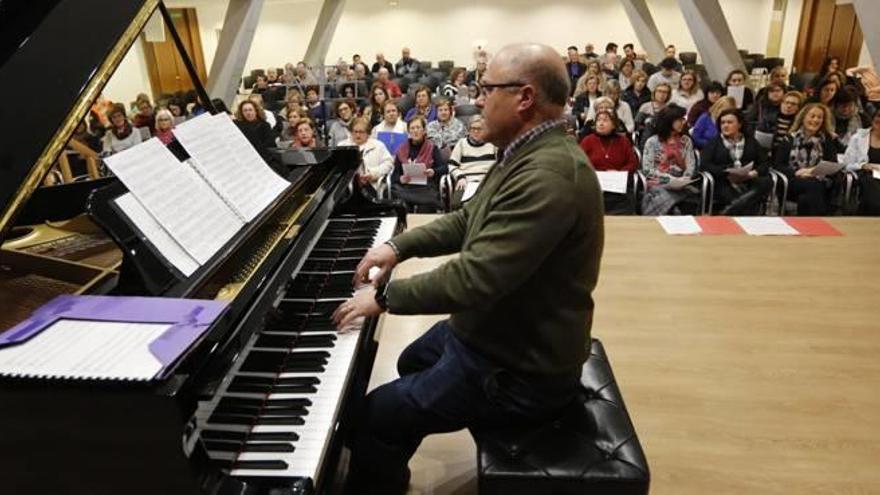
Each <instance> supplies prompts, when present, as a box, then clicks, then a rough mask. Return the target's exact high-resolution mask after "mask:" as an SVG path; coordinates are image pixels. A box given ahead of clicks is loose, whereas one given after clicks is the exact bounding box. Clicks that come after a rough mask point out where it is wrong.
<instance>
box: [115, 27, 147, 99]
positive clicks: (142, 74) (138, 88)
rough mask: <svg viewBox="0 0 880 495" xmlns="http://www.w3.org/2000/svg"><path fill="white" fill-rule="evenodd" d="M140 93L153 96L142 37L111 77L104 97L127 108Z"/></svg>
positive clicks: (137, 40) (136, 41) (135, 42)
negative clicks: (124, 104) (123, 104)
mask: <svg viewBox="0 0 880 495" xmlns="http://www.w3.org/2000/svg"><path fill="white" fill-rule="evenodd" d="M142 36H143V35H142ZM138 93H146V94H148V95H150V94H152V91H151V90H150V76H149V72H147V64H146V61H145V58H144V48H143V42H142V41H141V38H140V37H138V39H136V40H135V41H134V43H133V44H132V45H131V48H130V49H129V50H128V53H127V54H126V55H125V57H124V58H123V59H122V62H120V63H119V66H118V67H117V68H116V72H114V73H113V75H112V76H110V80H109V81H107V85H106V86H104V96H106V97H107V98H109V99H110V101H115V102H120V103H126V108H127V104H128V103H130V102H133V101H134V99H135V97H137V95H138Z"/></svg>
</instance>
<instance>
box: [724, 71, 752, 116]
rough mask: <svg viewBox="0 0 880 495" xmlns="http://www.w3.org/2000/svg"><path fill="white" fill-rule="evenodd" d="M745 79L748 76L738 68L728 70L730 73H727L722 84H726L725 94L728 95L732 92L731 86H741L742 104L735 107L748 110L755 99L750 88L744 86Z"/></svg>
mask: <svg viewBox="0 0 880 495" xmlns="http://www.w3.org/2000/svg"><path fill="white" fill-rule="evenodd" d="M747 80H748V76H746V73H745V72H743V71H741V70H739V69H733V70H732V71H730V74H728V75H727V80H726V81H724V84H725V85H726V86H727V93H726V94H727V95H730V94H731V93H732V92H733V90H732V89H731V88H738V87H742V88H743V90H742V91H743V97H742V105H739V106H737V108H740V109H742V110H743V111H746V110H748V109H749V107H750V106H752V103H754V101H755V95H754V93H752V90H751V88H749V87H748V86H746V81H747Z"/></svg>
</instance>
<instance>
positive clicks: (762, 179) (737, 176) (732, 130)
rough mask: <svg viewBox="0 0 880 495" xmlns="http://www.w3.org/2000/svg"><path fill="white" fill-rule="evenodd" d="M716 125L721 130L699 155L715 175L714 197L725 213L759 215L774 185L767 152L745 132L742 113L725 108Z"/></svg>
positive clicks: (707, 170)
mask: <svg viewBox="0 0 880 495" xmlns="http://www.w3.org/2000/svg"><path fill="white" fill-rule="evenodd" d="M716 126H717V127H718V128H719V129H720V130H721V132H720V133H719V134H718V135H717V136H715V137H714V138H712V139H711V140H710V141H709V142H708V143H707V144H706V146H705V147H704V148H703V151H702V152H701V154H700V166H701V167H702V169H703V170H705V171H706V172H709V173H710V174H712V176H713V177H715V198H717V199H718V202H719V203H720V204H721V205H722V206H723V207H724V209H723V210H722V211H721V214H722V215H757V214H759V213H760V211H761V205H762V204H763V203H764V201H765V200H766V199H767V195H768V194H769V193H770V190H771V189H772V188H773V182H772V181H771V180H770V178H769V176H768V162H767V152H766V151H765V150H764V149H762V148H761V147H760V145H759V144H758V142H757V141H755V139H754V138H753V137H751V136H749V135H748V134H746V133H745V132H744V131H745V122H744V117H743V113H742V111H741V110H739V109H737V108H727V109H725V110H723V111H722V112H721V113H720V114H719V116H718V119H717V123H716Z"/></svg>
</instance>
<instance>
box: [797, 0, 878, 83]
mask: <svg viewBox="0 0 880 495" xmlns="http://www.w3.org/2000/svg"><path fill="white" fill-rule="evenodd" d="M861 49H862V29H861V27H860V26H859V21H858V18H856V12H855V8H854V7H853V5H852V4H851V3H847V4H840V5H838V4H837V2H835V0H804V7H803V11H802V12H801V23H800V28H799V30H798V40H797V48H796V49H795V53H794V63H793V66H794V67H795V69H796V70H797V72H818V71H819V69H820V68H821V66H822V61H824V60H825V58H826V57H830V56H835V57H840V64H841V68H842V69H845V68H847V67H854V66H856V65H858V63H859V53H860V51H861Z"/></svg>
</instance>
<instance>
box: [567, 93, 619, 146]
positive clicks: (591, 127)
mask: <svg viewBox="0 0 880 495" xmlns="http://www.w3.org/2000/svg"><path fill="white" fill-rule="evenodd" d="M620 106H623V107H626V108H629V106H628V105H620ZM603 110H604V111H608V112H614V113H616V112H615V108H614V100H612V99H611V98H609V97H607V96H603V97H601V98H599V99H598V100H596V103H595V104H594V105H593V106H592V107H590V111H589V112H587V121H586V122H584V125H583V126H582V127H581V129H580V131H579V132H578V134H577V138H578V139H583V138H584V137H586V136H589V135H590V134H593V133H594V132H596V114H597V113H599V112H601V111H603ZM614 125H615V130H614V132H618V133H621V134H627V133H628V132H629V130H628V129H627V128H626V124H624V123H623V120H621V118H620V115H617V119H615V124H614Z"/></svg>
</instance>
